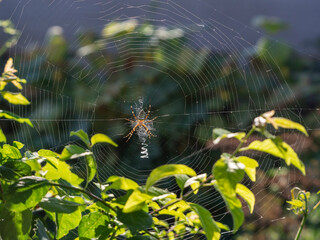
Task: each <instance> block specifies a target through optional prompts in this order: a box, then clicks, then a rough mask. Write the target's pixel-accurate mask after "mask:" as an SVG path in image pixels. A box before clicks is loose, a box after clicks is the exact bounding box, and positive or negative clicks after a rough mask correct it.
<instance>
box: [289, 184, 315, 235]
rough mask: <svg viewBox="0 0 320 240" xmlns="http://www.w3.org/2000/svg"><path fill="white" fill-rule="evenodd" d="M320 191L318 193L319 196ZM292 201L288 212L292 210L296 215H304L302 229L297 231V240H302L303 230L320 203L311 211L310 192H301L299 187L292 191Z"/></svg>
mask: <svg viewBox="0 0 320 240" xmlns="http://www.w3.org/2000/svg"><path fill="white" fill-rule="evenodd" d="M319 193H320V191H319V192H318V193H317V194H319ZM291 198H292V199H291V200H290V201H287V203H289V204H290V208H288V210H291V211H292V212H293V213H294V214H297V215H302V216H303V218H302V221H301V223H300V227H299V229H298V231H297V234H296V237H295V240H298V239H300V235H301V232H302V229H303V227H304V225H305V223H306V221H307V218H308V216H309V215H310V214H311V212H312V211H313V210H315V209H316V208H317V207H318V206H319V205H320V201H318V202H317V203H316V204H315V205H314V206H313V207H312V208H311V209H310V206H309V204H310V192H306V191H304V190H301V189H300V188H298V187H295V188H293V189H291Z"/></svg>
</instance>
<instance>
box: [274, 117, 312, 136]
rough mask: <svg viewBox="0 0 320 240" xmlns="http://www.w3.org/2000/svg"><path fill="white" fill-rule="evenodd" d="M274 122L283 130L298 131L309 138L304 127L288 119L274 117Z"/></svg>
mask: <svg viewBox="0 0 320 240" xmlns="http://www.w3.org/2000/svg"><path fill="white" fill-rule="evenodd" d="M272 120H273V121H274V122H275V123H276V124H277V126H279V127H282V128H290V129H296V130H298V131H300V132H302V133H304V134H305V135H306V136H308V133H307V130H306V129H305V127H304V126H302V125H301V124H299V123H296V122H293V121H291V120H289V119H286V118H280V117H274V118H272Z"/></svg>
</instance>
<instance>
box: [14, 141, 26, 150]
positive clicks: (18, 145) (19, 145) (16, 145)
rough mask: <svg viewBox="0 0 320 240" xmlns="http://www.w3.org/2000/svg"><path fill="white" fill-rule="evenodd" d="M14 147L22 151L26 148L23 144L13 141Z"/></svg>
mask: <svg viewBox="0 0 320 240" xmlns="http://www.w3.org/2000/svg"><path fill="white" fill-rule="evenodd" d="M12 145H13V146H14V147H16V148H18V149H21V148H23V147H24V144H23V143H21V142H18V141H13V144H12Z"/></svg>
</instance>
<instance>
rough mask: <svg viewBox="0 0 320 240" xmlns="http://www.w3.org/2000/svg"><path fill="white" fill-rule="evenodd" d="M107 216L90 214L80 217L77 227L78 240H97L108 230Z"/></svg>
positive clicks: (95, 213)
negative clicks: (83, 239)
mask: <svg viewBox="0 0 320 240" xmlns="http://www.w3.org/2000/svg"><path fill="white" fill-rule="evenodd" d="M108 219H109V218H108V216H106V215H105V214H103V213H101V212H92V213H89V214H87V215H85V216H83V217H82V219H81V222H80V224H79V227H78V233H79V237H80V239H82V238H85V239H98V238H99V236H100V235H101V234H102V233H103V231H106V230H109V229H108V227H107V226H108V222H109V220H108Z"/></svg>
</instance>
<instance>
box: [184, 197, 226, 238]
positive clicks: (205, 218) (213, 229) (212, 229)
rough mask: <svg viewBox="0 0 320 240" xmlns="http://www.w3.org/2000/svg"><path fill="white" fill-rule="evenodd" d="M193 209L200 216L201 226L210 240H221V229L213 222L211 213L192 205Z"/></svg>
mask: <svg viewBox="0 0 320 240" xmlns="http://www.w3.org/2000/svg"><path fill="white" fill-rule="evenodd" d="M190 206H191V208H192V209H193V210H194V211H195V212H196V213H197V214H198V216H199V218H200V222H201V225H202V227H203V230H204V231H205V234H206V237H207V239H208V240H219V239H220V228H219V227H218V225H217V224H216V222H215V221H214V220H213V218H212V216H211V213H210V212H209V211H208V210H207V209H205V208H204V207H202V206H200V205H198V204H195V203H191V204H190Z"/></svg>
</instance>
